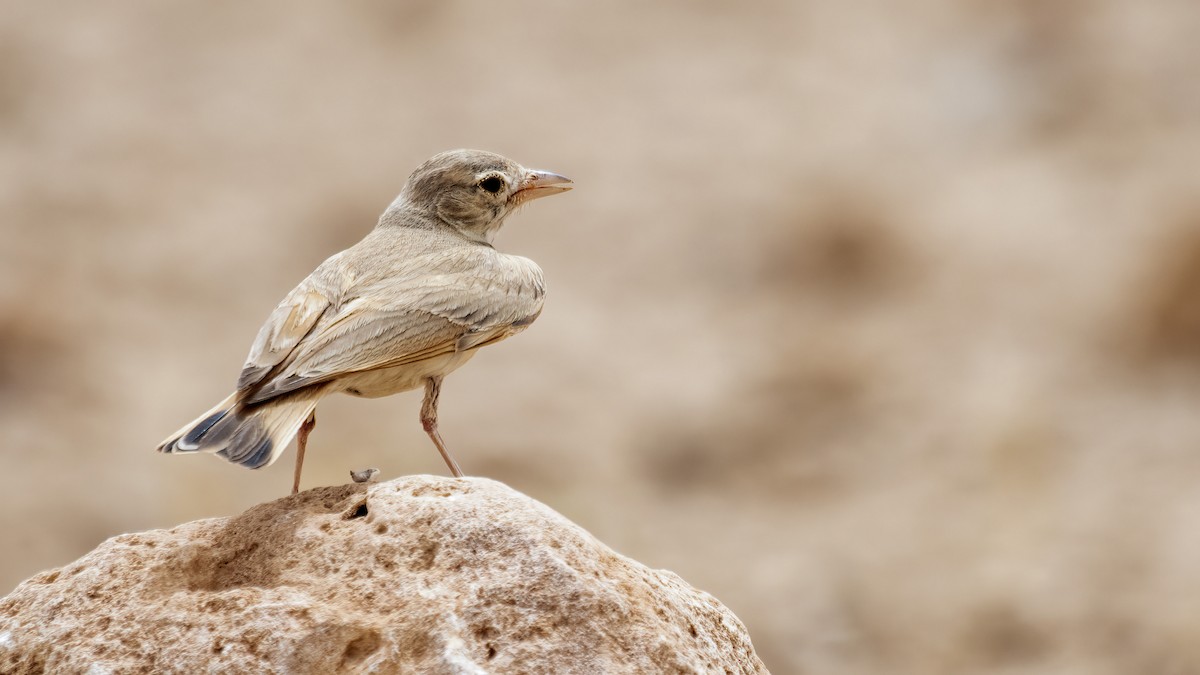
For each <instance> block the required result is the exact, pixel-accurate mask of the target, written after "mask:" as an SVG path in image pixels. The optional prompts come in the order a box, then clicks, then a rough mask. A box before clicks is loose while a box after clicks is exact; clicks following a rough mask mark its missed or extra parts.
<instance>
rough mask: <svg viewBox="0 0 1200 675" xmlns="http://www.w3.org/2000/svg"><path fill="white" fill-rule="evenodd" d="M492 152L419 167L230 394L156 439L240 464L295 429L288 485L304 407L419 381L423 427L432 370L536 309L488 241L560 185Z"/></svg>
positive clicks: (433, 391) (252, 463) (266, 457)
mask: <svg viewBox="0 0 1200 675" xmlns="http://www.w3.org/2000/svg"><path fill="white" fill-rule="evenodd" d="M566 183H570V181H569V180H568V179H566V178H564V177H562V176H559V175H557V174H552V173H548V172H544V171H530V170H527V169H524V168H523V167H521V166H520V165H518V164H516V163H515V162H512V161H511V160H508V159H505V158H504V157H501V156H499V155H495V154H492V153H487V152H481V151H475V150H455V151H451V152H446V153H442V154H439V155H436V156H434V157H433V158H431V159H430V160H428V161H427V162H425V163H424V164H422V165H421V166H420V167H419V168H418V169H417V170H416V171H414V172H413V174H412V176H411V177H410V178H409V180H408V182H407V183H406V185H405V187H404V190H403V191H402V192H401V194H400V196H399V197H397V199H396V201H394V202H393V203H392V205H391V206H390V207H389V208H388V209H387V211H385V212H384V214H383V216H382V217H381V218H380V220H379V224H378V225H377V226H376V227H375V229H374V230H372V231H371V232H370V234H368V235H367V236H366V237H365V238H364V239H363V240H362V241H360V242H359V243H357V244H355V245H354V246H352V247H350V248H349V249H347V250H345V251H342V252H341V253H338V254H336V255H334V256H332V257H331V258H329V259H328V260H326V261H325V262H324V263H322V264H321V265H320V266H319V267H318V268H317V269H316V270H315V271H314V272H313V273H312V274H311V275H309V277H308V278H307V279H305V280H304V281H302V282H300V284H299V285H298V286H297V287H296V288H295V289H294V290H292V292H291V293H289V294H288V295H287V297H286V298H284V300H283V301H282V302H281V303H280V304H279V306H278V307H276V308H275V311H274V312H272V313H271V316H270V317H269V318H268V319H267V322H266V323H265V324H264V325H263V327H262V329H261V330H260V331H259V333H258V337H257V338H256V339H255V341H254V344H253V346H252V347H251V348H250V354H249V356H248V357H247V359H246V364H245V366H244V367H243V369H242V373H241V376H240V377H239V378H238V381H237V390H236V391H235V392H234V393H233V394H232V395H230V396H229V397H228V398H227V399H225V400H224V401H222V402H221V403H220V404H218V405H217V406H216V407H214V408H213V409H212V410H210V411H209V412H207V413H205V414H204V415H203V416H201V417H200V418H199V419H197V420H196V421H195V422H193V423H191V424H189V425H188V426H186V427H184V428H183V429H180V430H179V431H178V432H176V433H175V434H174V435H172V436H171V437H170V438H168V439H167V440H166V441H164V442H163V443H162V445H160V446H159V447H158V450H159V451H160V452H168V453H172V452H214V453H217V454H219V455H221V456H223V457H225V458H226V459H228V460H230V461H233V462H237V463H239V464H242V465H244V466H249V467H251V468H260V467H262V466H267V465H269V464H270V463H272V462H274V461H275V459H277V458H278V457H279V455H280V453H281V452H282V451H283V449H284V447H286V445H287V444H288V442H290V441H291V439H292V437H293V436H296V435H297V433H299V434H300V435H299V443H298V453H297V466H296V480H295V485H294V486H293V491H295V490H297V489H298V486H299V477H300V467H301V464H302V462H303V452H304V447H305V441H306V439H307V435H308V431H310V430H311V427H312V425H313V424H315V417H314V410H315V408H316V405H317V402H318V401H319V400H320V399H321V398H322V397H324V396H327V395H329V394H332V393H337V392H344V393H349V394H352V395H355V396H366V397H377V396H387V395H389V394H394V393H397V392H401V391H407V390H410V389H414V388H416V387H420V386H422V385H424V386H425V389H426V396H425V402H424V404H423V405H422V413H421V419H422V423H423V424H424V426H425V429H426V431H427V432H428V433H429V435H430V438H432V439H433V441H434V443H435V444H436V445H437V446H438V450H439V451H441V453H442V455H443V458H444V459H445V460H446V463H447V464H448V465H449V466H450V468H451V470H452V471H453V472H454V473H455V475H461V472H460V471H459V470H458V467H457V464H456V463H455V462H454V460H453V459H452V458H451V457H450V455H449V453H448V451H447V450H446V449H445V445H444V443H443V442H442V441H441V437H440V435H439V434H438V432H437V397H438V392H439V390H440V387H441V380H442V378H443V377H444V376H445V375H446V374H448V373H449V372H451V371H453V370H454V369H455V368H458V367H459V366H461V365H462V364H463V363H465V362H466V361H467V360H468V359H470V358H471V357H472V356H474V354H475V351H476V350H477V349H478V348H480V347H483V346H486V345H488V344H492V343H494V342H498V341H500V340H503V339H505V338H507V337H509V336H512V335H515V334H516V333H518V332H520V331H522V330H524V329H525V328H526V327H527V326H528V325H529V324H530V323H532V322H533V320H534V319H536V318H537V316H538V314H539V313H541V311H542V302H543V295H544V292H545V289H544V284H543V280H542V271H541V269H540V268H538V266H537V265H536V264H534V263H533V261H531V260H529V259H527V258H522V257H520V256H513V255H506V254H503V253H500V252H498V251H496V250H495V249H494V248H492V246H491V241H492V238H493V237H494V236H495V234H496V232H497V231H498V230H499V229H500V226H501V225H502V224H503V222H504V219H505V218H506V217H507V216H508V215H509V214H510V213H511V212H512V211H513V210H514V209H515V208H516V207H518V206H520V205H521V204H523V203H525V202H528V201H530V200H531V199H536V198H538V197H542V196H546V195H550V194H557V193H559V192H563V191H566V190H568V189H569V187H567V186H566V185H565V184H566Z"/></svg>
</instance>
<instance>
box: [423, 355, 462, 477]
mask: <svg viewBox="0 0 1200 675" xmlns="http://www.w3.org/2000/svg"><path fill="white" fill-rule="evenodd" d="M440 393H442V378H440V377H430V378H428V379H426V380H425V400H424V401H422V402H421V426H423V427H425V433H427V434H429V437H430V438H431V439H433V444H434V445H436V446H437V449H438V452H440V453H442V459H444V460H446V466H448V467H450V473H452V474H454V477H455V478H462V477H463V472H462V469H460V468H458V462H456V461H454V458H453V457H451V456H450V451H449V450H447V449H446V443H445V442H444V441H443V440H442V435H441V434H439V433H438V428H437V402H438V394H440Z"/></svg>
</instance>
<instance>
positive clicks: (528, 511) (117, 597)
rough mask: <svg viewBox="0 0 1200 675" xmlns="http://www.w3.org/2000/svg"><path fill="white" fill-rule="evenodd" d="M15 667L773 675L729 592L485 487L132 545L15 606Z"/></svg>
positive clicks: (258, 518)
mask: <svg viewBox="0 0 1200 675" xmlns="http://www.w3.org/2000/svg"><path fill="white" fill-rule="evenodd" d="M0 672H3V673H42V672H46V673H95V674H99V673H114V674H116V673H122V674H124V673H210V672H211V673H342V672H372V673H399V672H406V673H407V672H415V673H506V672H522V673H660V672H671V673H674V672H685V673H690V672H699V673H707V672H717V673H723V672H732V673H758V672H765V668H764V667H763V665H762V662H761V661H759V659H758V657H757V656H756V655H755V653H754V649H753V647H752V646H751V644H750V637H749V635H747V633H746V629H745V628H744V627H743V626H742V624H741V622H740V621H738V619H737V617H736V616H734V615H733V613H732V612H730V611H729V610H728V609H726V608H725V607H724V606H722V605H721V604H720V603H719V602H717V601H716V600H715V599H714V598H713V597H712V596H710V595H708V594H706V593H703V592H700V591H697V590H696V589H694V588H692V587H691V586H689V585H688V584H687V583H685V582H684V581H683V580H682V579H680V578H679V577H678V576H676V575H675V574H672V573H671V572H666V571H661V570H651V569H648V568H646V567H645V566H643V565H641V564H639V563H637V562H635V561H633V560H630V559H629V558H625V557H623V556H621V555H619V554H617V553H615V552H613V551H612V550H611V549H609V548H608V547H607V546H605V545H604V544H602V543H600V542H599V541H597V540H596V539H595V538H594V537H592V536H591V535H590V534H588V533H587V532H585V531H584V530H583V529H581V528H580V527H578V526H577V525H575V524H573V523H571V522H570V521H568V520H567V519H565V518H563V517H562V516H560V515H559V514H557V513H555V512H554V511H552V510H551V509H549V508H548V507H546V506H544V505H542V504H540V503H538V502H536V501H534V500H532V499H530V498H528V497H526V496H525V495H522V494H520V493H518V492H516V491H514V490H512V489H511V488H509V487H507V486H505V485H503V484H500V483H497V482H494V481H490V480H486V479H481V478H469V479H463V480H455V479H448V478H437V477H431V476H414V477H409V478H401V479H397V480H393V481H390V482H387V483H375V484H351V485H344V486H340V487H328V488H319V489H315V490H309V491H307V492H304V493H301V494H299V495H296V496H294V497H287V498H284V499H280V500H277V501H274V502H270V503H267V504H262V505H260V506H257V507H255V508H252V509H250V510H249V511H247V512H246V513H243V514H242V515H240V516H236V517H232V518H215V519H211V520H201V521H196V522H193V523H188V524H186V525H181V526H179V527H176V528H173V529H170V530H155V531H151V532H143V533H139V534H127V535H122V536H119V537H115V538H113V539H110V540H108V541H106V542H104V543H103V544H101V545H100V547H99V548H97V549H96V550H95V551H92V552H91V553H89V554H88V555H86V556H84V557H83V558H81V559H79V560H78V561H76V562H74V563H72V564H70V565H67V566H66V567H63V568H61V569H57V570H53V571H49V572H44V573H42V574H39V575H37V576H35V577H33V578H32V579H29V580H28V581H26V582H24V583H22V584H21V585H20V586H18V587H17V589H16V590H15V591H13V593H12V594H11V595H9V596H8V597H7V598H5V599H4V600H2V601H0Z"/></svg>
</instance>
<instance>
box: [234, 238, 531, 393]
mask: <svg viewBox="0 0 1200 675" xmlns="http://www.w3.org/2000/svg"><path fill="white" fill-rule="evenodd" d="M544 293H545V291H544V286H543V282H542V274H541V270H540V269H538V267H537V265H535V264H533V262H532V261H529V260H527V259H525V258H520V257H517V256H508V255H503V254H500V253H497V252H495V251H494V250H492V249H484V248H480V249H455V250H452V251H450V252H442V253H434V254H428V255H425V256H419V257H417V258H414V259H413V260H412V261H410V262H409V263H408V264H406V265H405V269H404V270H403V271H402V272H401V273H399V274H397V275H394V276H390V277H388V278H385V279H380V280H378V281H375V282H373V283H369V284H359V285H358V286H356V287H353V288H351V289H349V290H348V292H347V294H346V297H345V298H344V299H343V302H342V303H340V305H339V306H338V307H337V308H336V310H335V311H331V312H327V313H325V314H324V315H322V316H321V317H320V318H319V320H318V321H317V322H316V324H315V325H314V326H312V328H311V330H310V331H309V332H308V333H307V334H306V335H305V336H304V337H303V338H302V339H300V341H299V342H298V343H297V344H296V345H295V346H294V348H293V350H292V352H291V353H290V354H289V355H288V356H287V358H286V360H281V361H280V362H279V365H278V366H276V367H274V368H273V369H272V370H271V371H270V372H269V373H268V374H267V375H266V377H261V378H260V380H259V381H258V382H256V383H255V384H254V385H252V388H253V391H252V392H248V393H249V395H248V397H247V399H246V400H247V402H249V403H256V402H259V401H264V400H267V399H269V398H274V397H275V396H279V395H281V394H285V393H287V392H290V391H295V390H296V389H300V388H303V387H307V386H310V385H313V384H317V383H319V382H325V381H329V380H333V379H336V378H338V377H340V376H343V375H347V374H350V373H357V372H363V371H368V370H376V369H380V368H391V367H394V366H401V365H405V364H409V363H415V362H417V361H423V360H425V359H429V358H433V357H436V356H439V355H442V354H450V353H453V352H455V351H464V350H467V349H475V348H478V347H481V346H484V345H485V344H490V343H492V342H496V341H498V340H501V339H504V338H505V337H508V336H509V335H512V334H514V333H516V332H519V331H520V330H522V329H523V328H524V327H525V326H527V325H529V324H530V323H532V321H533V319H535V318H537V315H538V314H539V313H540V312H541V308H542V302H543V295H544ZM276 314H277V315H280V316H286V313H284V312H282V311H281V310H276ZM263 330H264V332H265V331H267V330H268V329H267V328H264V329H263ZM260 335H261V334H260ZM256 344H257V343H256ZM252 355H253V352H252Z"/></svg>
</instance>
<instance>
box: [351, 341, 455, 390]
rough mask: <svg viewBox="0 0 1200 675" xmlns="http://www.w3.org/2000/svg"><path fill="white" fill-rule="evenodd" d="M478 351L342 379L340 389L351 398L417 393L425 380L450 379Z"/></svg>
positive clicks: (370, 371)
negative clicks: (405, 392)
mask: <svg viewBox="0 0 1200 675" xmlns="http://www.w3.org/2000/svg"><path fill="white" fill-rule="evenodd" d="M476 351H477V350H475V349H470V350H467V351H464V352H455V353H453V354H446V355H445V356H438V357H434V358H432V359H426V360H424V361H418V362H416V363H408V364H405V365H403V366H396V367H395V368H381V369H379V370H369V371H367V372H364V373H355V374H354V375H348V376H346V377H343V378H339V379H338V384H339V385H340V386H339V389H340V390H341V391H342V392H344V393H347V394H350V395H351V396H362V397H363V398H379V397H380V396H391V395H392V394H398V393H400V392H402V391H408V390H410V389H416V388H417V387H420V386H422V385H423V384H424V383H425V380H426V379H427V378H430V377H435V376H438V375H446V374H448V373H450V372H452V371H454V370H455V369H456V368H458V367H459V366H461V365H462V364H464V363H466V362H467V361H468V360H470V358H471V357H472V356H474V355H475V352H476Z"/></svg>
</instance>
